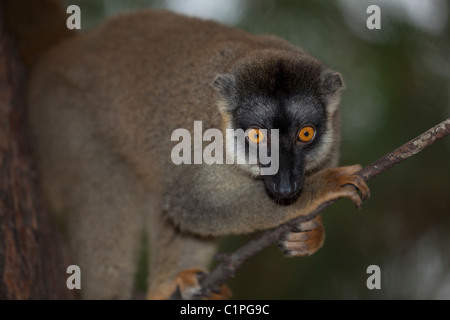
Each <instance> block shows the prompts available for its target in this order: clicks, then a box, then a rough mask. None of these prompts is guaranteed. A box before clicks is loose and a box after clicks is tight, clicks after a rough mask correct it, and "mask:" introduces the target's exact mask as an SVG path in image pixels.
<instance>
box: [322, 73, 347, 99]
mask: <svg viewBox="0 0 450 320" xmlns="http://www.w3.org/2000/svg"><path fill="white" fill-rule="evenodd" d="M320 82H321V84H322V92H323V93H324V94H326V95H332V94H334V93H336V92H338V91H340V90H342V89H344V87H345V85H344V80H342V76H341V75H340V74H339V73H338V72H336V71H333V70H330V69H327V70H325V71H324V72H322V74H321V75H320Z"/></svg>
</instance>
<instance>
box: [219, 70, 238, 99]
mask: <svg viewBox="0 0 450 320" xmlns="http://www.w3.org/2000/svg"><path fill="white" fill-rule="evenodd" d="M235 84H236V78H235V77H234V75H232V74H229V73H223V74H219V75H217V76H216V77H215V78H214V81H213V87H214V89H216V90H217V91H218V92H219V93H220V94H222V96H223V97H224V98H228V97H229V96H230V95H232V94H233V93H234V91H235V87H236V86H235Z"/></svg>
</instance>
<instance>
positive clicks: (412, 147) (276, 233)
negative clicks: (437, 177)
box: [199, 118, 450, 298]
mask: <svg viewBox="0 0 450 320" xmlns="http://www.w3.org/2000/svg"><path fill="white" fill-rule="evenodd" d="M448 134H450V118H449V119H447V120H444V121H443V122H441V123H440V124H438V125H436V126H434V127H433V128H431V129H429V130H427V131H426V132H424V133H422V134H421V135H420V136H418V137H417V138H414V139H412V140H410V141H409V142H407V143H405V144H404V145H402V146H401V147H399V148H397V149H395V150H394V151H392V152H390V153H388V154H386V155H385V156H383V157H381V158H380V159H378V160H376V161H375V162H372V163H371V164H369V165H367V166H365V167H364V168H363V169H361V171H359V172H358V173H357V174H358V175H360V176H361V177H362V178H363V179H364V181H366V182H367V181H369V180H372V179H373V178H375V177H376V176H378V175H379V174H381V173H383V172H385V171H387V170H388V169H390V168H392V167H393V166H394V165H396V164H398V163H400V162H402V161H403V160H406V159H408V158H409V157H411V156H413V155H415V154H417V153H419V152H420V151H422V150H423V149H425V148H426V147H428V146H430V145H432V144H433V143H435V142H436V141H439V140H440V139H442V138H444V137H445V136H447V135H448ZM336 201H337V200H333V201H329V202H326V203H322V204H321V205H320V206H319V207H318V208H316V209H315V210H314V211H312V212H311V213H309V214H308V215H305V216H301V217H298V218H295V219H293V220H291V221H289V222H287V223H284V224H282V225H280V226H279V227H277V228H274V229H271V230H268V231H265V232H264V233H262V234H261V235H260V236H258V237H256V238H255V239H253V240H251V241H249V242H248V243H246V244H245V245H243V246H242V247H241V248H239V249H238V250H236V251H235V252H234V253H232V254H220V256H219V257H220V259H219V260H220V264H219V265H218V266H217V267H216V268H215V269H214V270H213V271H212V272H211V273H210V274H209V275H207V276H206V277H205V278H203V279H202V281H201V286H202V290H201V292H200V294H199V298H200V297H203V296H208V295H209V293H210V292H211V291H213V290H216V289H217V288H220V286H221V285H222V284H223V283H224V282H225V281H226V280H228V279H229V278H231V277H233V276H234V274H235V273H236V271H237V270H238V269H239V268H240V267H241V266H242V265H243V264H244V262H245V261H246V260H247V259H248V258H250V257H251V256H253V255H254V254H256V253H258V252H259V251H261V250H263V249H265V248H266V247H268V246H270V245H273V244H276V243H278V241H279V239H280V237H281V235H282V234H284V233H285V232H288V231H289V230H291V229H292V228H293V227H294V226H296V225H298V224H299V223H301V222H304V221H308V220H311V219H313V218H314V217H315V216H317V215H318V214H319V213H321V212H322V211H323V210H325V209H326V208H328V207H329V206H330V205H332V204H333V203H335V202H336Z"/></svg>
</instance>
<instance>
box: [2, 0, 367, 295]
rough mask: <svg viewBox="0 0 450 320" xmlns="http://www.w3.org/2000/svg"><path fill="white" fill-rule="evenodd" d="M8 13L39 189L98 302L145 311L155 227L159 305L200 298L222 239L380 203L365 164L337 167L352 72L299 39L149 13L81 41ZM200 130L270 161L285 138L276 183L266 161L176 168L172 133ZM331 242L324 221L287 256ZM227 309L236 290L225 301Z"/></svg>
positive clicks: (57, 19) (306, 227) (44, 16)
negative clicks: (144, 265) (372, 200)
mask: <svg viewBox="0 0 450 320" xmlns="http://www.w3.org/2000/svg"><path fill="white" fill-rule="evenodd" d="M2 3H3V4H4V5H5V9H4V11H5V14H6V15H5V17H6V18H7V19H6V20H7V21H6V22H7V25H8V26H10V28H11V32H13V33H14V34H15V35H16V37H17V41H18V44H19V47H20V48H21V53H22V55H23V57H24V60H25V61H26V63H27V65H28V67H29V70H30V77H29V85H28V92H27V93H28V97H27V101H28V110H27V117H28V125H29V127H28V129H29V134H30V139H31V147H32V149H33V152H34V155H35V161H36V166H37V172H38V178H39V181H40V183H41V187H42V191H43V194H44V196H45V198H46V201H47V203H48V206H49V208H50V209H51V211H52V212H53V213H54V214H55V216H56V217H58V219H60V221H64V222H65V224H66V226H67V232H68V237H69V241H70V245H71V250H72V255H73V263H74V264H77V265H79V266H80V268H81V281H82V284H81V288H82V289H81V293H82V296H83V297H84V298H88V299H89V298H130V297H131V294H132V291H133V287H132V286H133V276H134V274H135V271H136V261H137V251H138V248H139V245H140V235H141V232H142V229H145V230H146V232H148V234H149V242H150V253H151V256H150V270H149V283H148V285H149V291H148V297H149V298H154V299H165V298H168V297H170V296H171V295H172V294H173V293H174V292H175V291H176V290H178V291H179V292H180V294H181V296H182V297H183V298H186V299H188V298H192V297H194V296H195V294H196V292H198V279H197V277H198V275H200V274H201V272H202V271H200V270H203V272H206V271H204V270H207V268H208V265H209V263H210V261H211V258H212V255H213V254H214V253H215V248H216V244H215V239H216V238H217V237H218V236H222V235H228V234H240V233H248V232H252V231H255V230H263V229H268V228H273V227H276V226H278V225H280V224H282V223H284V222H287V221H288V220H290V219H292V218H295V217H298V216H301V215H305V214H307V213H309V212H311V210H313V209H314V208H316V207H317V206H319V205H320V204H321V203H323V202H326V201H329V200H332V199H337V198H341V197H348V198H350V199H351V200H352V201H353V202H354V203H355V204H356V205H357V206H360V205H361V202H362V200H363V199H364V198H365V197H367V196H368V194H369V189H368V188H367V186H366V184H365V183H364V181H362V179H360V178H359V177H358V176H356V175H354V173H355V172H356V171H358V170H359V168H360V167H359V166H357V165H355V166H349V167H341V168H333V167H334V166H336V165H337V158H338V146H339V140H340V129H339V116H338V104H339V100H340V92H341V89H342V88H343V80H342V78H341V76H340V74H339V73H337V72H335V71H332V70H331V69H328V68H327V67H325V66H324V65H323V64H322V63H320V62H319V61H318V60H316V59H315V58H313V57H311V56H309V55H308V54H306V53H305V52H304V51H303V50H302V49H300V48H298V47H295V46H293V45H291V44H289V43H288V42H286V41H285V40H282V39H279V38H277V37H275V36H268V35H252V34H249V33H246V32H243V31H241V30H238V29H235V28H232V27H228V26H224V25H221V24H219V23H216V22H212V21H204V20H200V19H196V18H190V17H185V16H181V15H178V14H174V13H170V12H166V11H151V10H142V11H137V12H134V13H129V14H123V15H119V16H117V17H114V18H111V19H108V20H107V21H105V22H104V23H102V24H101V25H100V26H98V27H97V28H95V29H94V30H92V31H89V32H85V33H83V32H81V33H75V32H72V31H69V30H67V29H66V24H65V21H66V20H65V19H66V18H67V17H68V15H67V14H65V10H63V9H61V7H58V4H57V3H56V2H55V1H50V0H45V1H39V6H38V5H35V4H33V1H9V0H2ZM39 10H41V11H42V10H44V12H41V11H39ZM81 11H83V9H82V10H81ZM194 121H202V125H203V130H207V129H210V128H217V129H220V130H221V131H222V132H223V133H224V135H225V129H226V128H232V129H242V130H243V131H244V132H246V135H247V136H246V142H245V143H246V144H248V145H250V144H256V145H259V144H261V145H262V144H266V146H268V150H272V149H271V148H275V146H272V145H271V140H270V136H269V134H267V136H266V135H265V134H264V131H263V130H262V129H268V130H272V129H278V130H279V131H278V132H279V144H278V145H277V146H276V147H278V148H279V168H278V171H277V172H276V173H275V174H273V175H261V170H260V169H261V168H262V167H263V166H264V165H262V164H261V163H260V162H258V163H257V164H254V165H249V164H237V163H235V164H233V165H230V164H211V165H209V164H205V163H202V164H180V165H176V164H174V163H173V162H172V160H171V151H172V148H173V147H174V146H175V145H176V144H177V142H173V141H171V134H172V132H173V131H174V130H176V129H178V128H185V129H187V130H189V131H190V133H191V134H192V133H193V124H194ZM267 132H269V131H267ZM223 143H224V144H226V141H225V140H224V142H223ZM323 239H324V229H323V225H322V220H321V218H320V217H318V218H316V219H314V220H312V221H308V222H305V223H303V224H301V225H299V226H298V227H296V228H294V229H293V230H292V232H289V233H287V234H286V235H285V237H284V238H283V240H282V241H281V243H280V246H281V247H282V248H283V250H284V252H285V253H286V254H287V255H288V256H305V255H309V254H312V253H314V252H315V251H316V250H318V249H319V248H320V247H321V246H322V243H323ZM227 296H229V292H228V289H227V288H225V287H224V288H222V290H219V292H218V293H214V294H213V295H212V296H211V298H223V297H227Z"/></svg>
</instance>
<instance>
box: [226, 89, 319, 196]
mask: <svg viewBox="0 0 450 320" xmlns="http://www.w3.org/2000/svg"><path fill="white" fill-rule="evenodd" d="M276 98H278V99H276ZM276 98H275V99H274V97H266V98H265V99H261V97H260V98H259V100H265V101H264V102H263V101H246V102H247V103H243V105H242V107H241V108H239V109H237V110H236V112H235V115H234V116H235V117H234V124H235V128H242V129H243V130H245V131H246V132H250V133H251V136H250V138H247V143H248V144H253V145H255V144H258V143H265V144H267V148H268V151H269V152H272V150H273V148H278V150H279V151H278V153H279V167H278V172H277V173H276V174H274V175H264V176H262V178H263V180H264V183H265V186H266V190H267V192H268V194H269V196H271V197H272V198H274V200H276V201H277V202H278V203H280V204H290V203H292V202H293V201H295V200H296V199H297V198H298V196H299V195H300V192H301V189H302V186H303V178H304V174H305V165H306V164H305V155H306V154H307V153H308V152H311V151H312V150H313V149H314V148H315V147H316V146H317V144H318V143H320V136H321V133H322V132H323V130H324V124H325V121H326V115H325V112H324V108H323V107H322V106H321V104H320V102H319V101H318V100H315V99H313V98H312V97H301V96H298V97H294V98H281V97H276ZM258 129H267V137H266V136H265V137H264V138H263V139H262V141H258V140H257V139H256V140H255V137H256V136H257V132H258ZM271 129H278V130H279V131H278V132H279V143H278V145H275V143H273V141H272V140H271V139H270V130H271ZM269 155H270V154H269ZM266 166H270V164H267V165H266Z"/></svg>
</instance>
